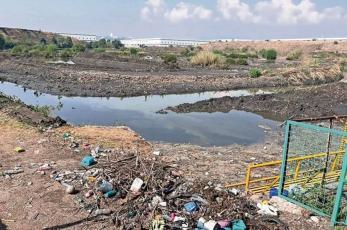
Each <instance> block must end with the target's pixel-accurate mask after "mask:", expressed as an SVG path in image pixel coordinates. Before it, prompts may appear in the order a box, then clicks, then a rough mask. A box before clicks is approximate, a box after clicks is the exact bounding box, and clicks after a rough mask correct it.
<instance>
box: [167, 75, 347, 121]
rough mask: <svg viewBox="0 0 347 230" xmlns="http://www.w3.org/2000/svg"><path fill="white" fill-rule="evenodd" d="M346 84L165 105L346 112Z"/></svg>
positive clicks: (279, 113)
mask: <svg viewBox="0 0 347 230" xmlns="http://www.w3.org/2000/svg"><path fill="white" fill-rule="evenodd" d="M346 92H347V84H346V83H345V82H339V83H333V84H327V85H320V86H314V87H303V88H297V89H292V90H289V91H288V92H282V93H276V94H270V95H255V96H245V97H222V98H212V99H209V100H204V101H199V102H196V103H193V104H189V103H185V104H181V105H178V106H174V107H169V108H167V109H168V110H172V111H174V112H177V113H191V112H208V113H211V112H229V111H230V110H233V109H236V110H244V111H249V112H255V113H259V114H262V115H263V116H265V117H272V118H273V117H277V119H280V120H285V119H288V118H293V117H295V118H301V117H320V116H331V115H344V114H347V103H346V102H347V93H346Z"/></svg>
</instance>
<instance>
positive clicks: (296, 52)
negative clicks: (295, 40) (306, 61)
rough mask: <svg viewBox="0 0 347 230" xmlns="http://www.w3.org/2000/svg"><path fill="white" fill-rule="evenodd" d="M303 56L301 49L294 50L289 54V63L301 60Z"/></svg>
mask: <svg viewBox="0 0 347 230" xmlns="http://www.w3.org/2000/svg"><path fill="white" fill-rule="evenodd" d="M301 55H302V50H300V49H296V50H293V51H291V52H290V53H289V54H288V56H287V60H289V61H294V60H299V59H300V57H301Z"/></svg>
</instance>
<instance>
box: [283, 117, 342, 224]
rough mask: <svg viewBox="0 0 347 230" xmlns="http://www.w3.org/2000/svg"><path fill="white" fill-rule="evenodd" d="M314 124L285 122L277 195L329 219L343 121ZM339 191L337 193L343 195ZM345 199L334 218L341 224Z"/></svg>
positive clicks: (338, 168) (337, 178)
mask: <svg viewBox="0 0 347 230" xmlns="http://www.w3.org/2000/svg"><path fill="white" fill-rule="evenodd" d="M315 123H316V124H315V125H313V124H308V123H303V122H294V121H288V122H287V125H286V135H285V143H284V149H283V161H282V167H281V177H280V184H279V187H280V194H281V196H282V197H284V198H285V199H287V200H289V201H291V202H293V203H296V204H299V205H301V206H303V207H305V208H308V209H310V210H311V211H314V212H316V213H318V214H320V215H325V216H332V215H333V213H334V207H335V206H336V205H335V203H336V202H337V200H336V197H337V195H338V187H339V181H341V180H342V179H341V178H340V174H341V171H342V166H343V164H342V163H343V157H344V155H345V151H346V147H345V146H346V145H345V142H346V139H347V132H345V128H346V127H345V121H342V122H341V121H338V120H336V119H335V120H333V119H329V120H324V121H316V122H315ZM333 127H334V128H333ZM346 164H347V162H346ZM346 167H347V166H346ZM342 181H343V182H344V178H343V180H342ZM341 183H342V182H341ZM342 187H343V188H342V190H341V191H342V192H340V193H344V185H343V186H342ZM284 195H286V196H284ZM346 195H347V193H346ZM344 197H345V196H341V199H340V201H339V204H340V206H339V207H338V208H339V212H338V214H337V216H338V218H339V219H343V221H344V219H345V216H346V214H345V213H346V210H345V209H346V208H345V207H347V205H346V204H347V200H345V198H344Z"/></svg>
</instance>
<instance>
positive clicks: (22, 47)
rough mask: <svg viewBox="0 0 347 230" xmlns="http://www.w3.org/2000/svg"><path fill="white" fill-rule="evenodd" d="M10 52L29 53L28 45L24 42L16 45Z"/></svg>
mask: <svg viewBox="0 0 347 230" xmlns="http://www.w3.org/2000/svg"><path fill="white" fill-rule="evenodd" d="M11 54H12V55H15V56H21V55H29V47H28V46H27V45H24V44H20V45H16V46H15V47H13V48H12V49H11Z"/></svg>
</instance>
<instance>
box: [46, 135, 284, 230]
mask: <svg viewBox="0 0 347 230" xmlns="http://www.w3.org/2000/svg"><path fill="white" fill-rule="evenodd" d="M65 138H66V137H65ZM79 146H81V145H80V144H79V145H74V148H79ZM84 147H85V146H84ZM88 147H91V146H88ZM88 151H89V154H88V155H86V156H84V157H83V158H82V159H81V167H80V168H78V169H75V170H73V171H53V172H52V174H51V177H52V178H53V179H54V180H55V181H57V182H59V183H61V184H62V185H63V186H65V189H66V192H67V193H69V194H72V195H74V196H75V198H74V199H75V201H76V202H77V203H78V205H80V207H81V208H82V209H84V210H86V211H87V212H89V213H90V215H94V216H96V217H99V218H100V219H99V221H100V220H102V221H105V222H109V224H112V225H114V226H116V227H117V229H153V230H154V229H195V228H196V229H246V228H247V229H286V228H287V227H286V225H285V224H283V223H282V222H280V221H279V219H278V218H277V217H269V218H264V216H263V215H261V214H259V213H258V208H257V206H256V204H255V203H253V202H252V201H250V200H249V199H247V197H246V196H244V195H242V194H239V191H235V189H233V190H227V189H225V188H224V187H223V186H222V185H215V184H213V183H212V182H204V181H194V182H187V181H186V180H185V179H184V177H183V172H181V171H179V170H177V169H176V168H175V167H174V166H168V165H164V164H163V163H162V162H161V161H160V156H159V155H158V154H142V153H138V151H136V150H134V151H132V152H127V153H125V152H123V151H115V150H104V149H102V148H101V147H96V148H94V147H91V148H90V149H89V150H88Z"/></svg>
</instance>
